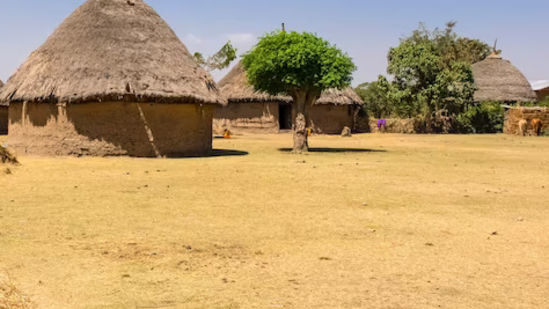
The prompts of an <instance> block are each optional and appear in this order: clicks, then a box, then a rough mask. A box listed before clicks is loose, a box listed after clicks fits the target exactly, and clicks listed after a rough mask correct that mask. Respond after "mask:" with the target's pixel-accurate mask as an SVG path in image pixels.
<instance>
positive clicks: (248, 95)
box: [219, 62, 292, 103]
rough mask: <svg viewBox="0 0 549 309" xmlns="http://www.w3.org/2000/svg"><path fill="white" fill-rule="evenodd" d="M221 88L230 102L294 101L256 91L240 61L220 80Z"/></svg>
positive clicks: (286, 97)
mask: <svg viewBox="0 0 549 309" xmlns="http://www.w3.org/2000/svg"><path fill="white" fill-rule="evenodd" d="M219 89H220V90H221V93H222V94H223V96H225V98H227V100H228V101H229V103H251V102H253V103H264V102H279V103H290V102H292V98H290V97H288V96H271V95H269V94H266V93H264V92H259V91H255V89H254V87H253V86H252V85H250V83H249V82H248V78H247V76H246V71H245V70H244V66H243V65H242V63H240V62H239V63H237V64H236V65H235V66H234V68H233V69H232V70H231V71H230V72H229V74H227V75H226V76H225V77H224V78H223V79H222V80H221V81H219Z"/></svg>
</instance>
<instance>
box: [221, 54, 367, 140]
mask: <svg viewBox="0 0 549 309" xmlns="http://www.w3.org/2000/svg"><path fill="white" fill-rule="evenodd" d="M219 88H220V90H221V93H222V94H223V95H224V96H225V98H226V99H227V101H228V102H229V104H228V105H227V106H225V107H218V108H216V109H215V112H214V131H215V132H216V133H218V134H220V133H222V132H223V131H224V130H226V129H228V130H230V131H231V132H234V133H241V132H254V133H258V132H259V133H278V132H279V131H280V130H290V129H291V128H292V122H293V120H292V106H291V104H292V98H291V97H289V96H272V95H268V94H266V93H263V92H258V91H256V90H255V89H254V88H253V86H251V85H250V84H249V82H248V79H247V76H246V72H245V69H244V67H243V66H242V64H241V63H238V64H237V65H236V66H235V67H234V68H233V69H232V70H231V71H230V72H229V74H227V76H225V77H224V78H223V79H222V80H221V81H220V82H219ZM362 104H363V102H362V100H361V99H360V97H359V96H358V95H357V94H356V93H355V92H354V90H353V89H351V88H347V89H345V90H336V89H330V90H327V91H325V92H323V93H322V96H321V98H320V99H319V100H318V101H317V103H316V104H315V106H313V107H312V108H311V109H310V110H309V119H310V126H311V129H312V130H313V132H315V133H320V134H339V133H341V131H342V130H343V128H344V127H349V128H353V127H354V120H355V115H356V112H357V111H358V108H359V107H360V106H361V105H362Z"/></svg>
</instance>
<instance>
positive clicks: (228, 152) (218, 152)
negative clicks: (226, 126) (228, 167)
mask: <svg viewBox="0 0 549 309" xmlns="http://www.w3.org/2000/svg"><path fill="white" fill-rule="evenodd" d="M249 154H250V153H249V152H247V151H241V150H233V149H214V150H212V152H211V153H210V155H209V157H242V156H247V155H249Z"/></svg>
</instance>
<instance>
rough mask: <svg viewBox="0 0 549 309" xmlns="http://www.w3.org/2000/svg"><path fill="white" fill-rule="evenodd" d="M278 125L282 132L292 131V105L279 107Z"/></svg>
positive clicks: (280, 105)
mask: <svg viewBox="0 0 549 309" xmlns="http://www.w3.org/2000/svg"><path fill="white" fill-rule="evenodd" d="M278 124H279V126H280V130H291V129H292V105H290V104H279V105H278Z"/></svg>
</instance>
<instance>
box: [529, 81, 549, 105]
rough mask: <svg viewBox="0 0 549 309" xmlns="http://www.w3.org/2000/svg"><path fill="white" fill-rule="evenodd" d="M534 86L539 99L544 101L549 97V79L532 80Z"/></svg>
mask: <svg viewBox="0 0 549 309" xmlns="http://www.w3.org/2000/svg"><path fill="white" fill-rule="evenodd" d="M532 88H533V89H534V91H535V92H536V95H537V96H538V100H539V101H542V100H544V99H545V98H547V97H549V80H540V81H535V82H532Z"/></svg>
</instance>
